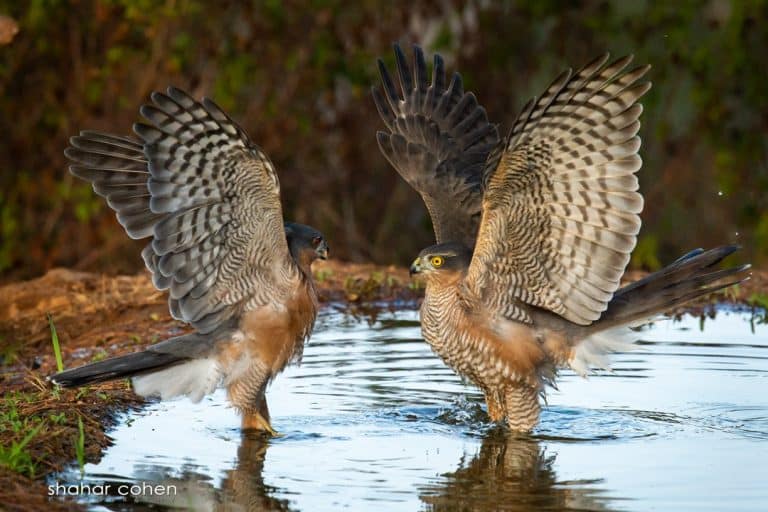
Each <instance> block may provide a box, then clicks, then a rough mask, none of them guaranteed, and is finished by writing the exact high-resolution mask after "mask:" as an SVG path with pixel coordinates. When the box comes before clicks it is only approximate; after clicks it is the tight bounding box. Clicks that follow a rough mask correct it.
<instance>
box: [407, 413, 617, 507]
mask: <svg viewBox="0 0 768 512" xmlns="http://www.w3.org/2000/svg"><path fill="white" fill-rule="evenodd" d="M555 458H556V455H555V454H552V453H548V451H547V449H546V447H544V446H543V445H542V444H541V443H540V442H539V441H537V440H536V439H534V438H531V437H528V436H520V435H515V434H514V433H511V432H509V431H506V430H505V429H503V428H501V427H499V428H495V429H493V430H491V431H489V432H488V433H487V434H486V435H485V437H484V438H483V443H482V446H481V448H480V451H479V453H478V454H477V455H475V456H474V458H471V459H468V457H467V458H465V457H462V459H461V460H460V461H459V467H458V469H457V470H456V471H454V472H452V473H446V474H443V475H441V477H440V478H439V479H438V480H437V481H435V482H434V483H430V484H428V485H425V486H422V487H421V489H420V490H419V497H420V498H421V500H422V502H423V503H424V504H425V505H426V506H425V508H426V510H434V511H449V510H451V511H453V510H462V511H465V510H466V511H478V512H481V511H496V510H505V511H510V512H515V511H526V512H527V511H531V510H537V511H549V510H579V511H583V510H599V511H607V510H613V507H612V506H611V503H610V501H612V500H611V499H610V498H609V497H607V496H605V495H604V492H605V491H603V490H601V489H600V488H599V487H598V485H599V484H600V483H601V480H578V481H558V479H557V474H556V472H555V469H554V465H555Z"/></svg>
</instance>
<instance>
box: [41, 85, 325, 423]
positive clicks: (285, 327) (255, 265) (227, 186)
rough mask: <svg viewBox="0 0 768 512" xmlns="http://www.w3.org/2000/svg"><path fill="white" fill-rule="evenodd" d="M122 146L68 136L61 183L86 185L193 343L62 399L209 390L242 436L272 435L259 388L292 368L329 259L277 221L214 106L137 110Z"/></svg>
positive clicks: (311, 236) (92, 377) (137, 358)
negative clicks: (71, 178) (322, 264)
mask: <svg viewBox="0 0 768 512" xmlns="http://www.w3.org/2000/svg"><path fill="white" fill-rule="evenodd" d="M141 114H142V115H143V116H144V117H145V118H146V119H147V121H148V123H138V124H136V125H134V132H135V133H136V135H138V139H137V138H134V137H124V136H117V135H109V134H105V133H98V132H92V131H84V132H81V133H80V135H79V136H76V137H72V139H71V141H70V143H71V146H70V147H69V148H67V150H66V152H65V153H66V155H67V157H68V158H69V159H70V160H71V161H72V165H71V166H70V172H72V174H74V175H75V176H77V177H79V178H82V179H84V180H87V181H89V182H91V183H92V184H93V189H94V190H95V191H96V193H97V194H99V195H100V196H102V197H104V198H105V199H106V200H107V204H109V206H110V207H111V208H112V209H113V210H115V212H116V213H117V218H118V220H119V221H120V224H122V226H123V227H124V228H125V230H126V232H127V233H128V236H130V237H131V238H135V239H139V238H147V237H149V238H151V241H150V243H149V244H148V245H147V246H146V247H145V249H144V250H143V252H142V256H143V258H144V262H145V263H146V266H147V268H149V270H150V272H152V280H153V283H154V284H155V286H156V287H157V288H158V289H160V290H168V292H169V297H168V304H169V307H170V310H171V315H172V316H173V317H174V318H176V319H179V320H182V321H184V322H187V323H188V324H190V325H191V326H192V327H193V328H194V332H192V333H190V334H186V335H183V336H179V337H176V338H171V339H169V340H166V341H163V342H162V343H158V344H156V345H152V346H150V347H149V348H147V349H146V350H144V351H142V352H137V353H134V354H128V355H125V356H121V357H116V358H112V359H107V360H105V361H101V362H98V363H94V364H89V365H86V366H83V367H80V368H76V369H73V370H67V371H65V372H61V373H58V374H56V375H54V376H53V377H52V380H53V381H54V382H55V383H57V384H60V385H62V386H80V385H83V384H88V383H92V382H100V381H104V380H110V379H116V378H122V377H132V382H133V387H134V390H135V391H136V392H137V393H138V394H139V395H143V396H150V395H159V396H160V397H162V398H170V397H175V396H181V395H187V396H189V397H191V398H192V399H193V400H200V399H201V398H202V397H203V396H204V395H206V394H208V393H211V392H212V391H213V390H214V389H215V388H216V387H218V386H219V385H220V384H223V385H224V386H226V388H227V392H228V396H229V399H230V401H231V402H232V404H233V405H234V406H235V407H236V408H237V409H238V410H239V411H240V412H241V413H242V415H243V419H242V426H243V428H244V429H248V428H253V429H258V430H264V431H268V432H270V433H274V431H273V430H272V427H271V425H270V421H269V410H268V408H267V400H266V397H265V391H266V386H267V384H268V383H269V382H270V381H271V380H272V379H273V378H274V377H275V376H276V375H277V374H278V373H279V372H280V371H282V370H283V368H284V367H285V366H286V365H287V364H288V363H289V362H290V361H292V360H297V359H299V358H300V357H301V354H302V350H303V347H304V341H305V340H306V339H307V338H308V337H309V335H310V333H311V332H312V327H313V325H314V322H315V316H316V313H317V293H316V291H315V286H314V284H313V281H312V275H311V270H310V265H311V263H312V262H313V261H314V260H315V259H317V258H322V259H325V258H326V257H327V256H328V245H327V243H326V241H325V238H324V237H323V235H322V234H321V233H319V232H318V231H317V230H315V229H313V228H311V227H309V226H305V225H302V224H296V223H293V222H284V221H283V214H282V209H281V206H280V184H279V182H278V179H277V174H276V172H275V168H274V166H273V165H272V162H270V160H269V158H268V157H267V156H266V155H265V154H264V153H263V152H262V151H261V149H260V148H259V147H257V146H256V145H255V144H253V143H252V142H251V141H250V139H249V138H248V135H246V133H245V131H244V130H243V129H242V128H240V126H238V125H237V124H236V123H235V122H234V121H233V120H232V119H230V118H229V116H227V115H226V114H225V113H224V112H223V111H222V110H221V109H220V108H219V107H218V106H216V104H215V103H213V102H212V101H211V100H209V99H207V98H204V99H203V100H202V101H201V102H198V101H195V100H194V99H192V98H191V97H190V96H189V95H187V94H186V93H184V92H183V91H181V90H179V89H176V88H173V87H171V88H169V89H168V92H167V94H162V93H153V94H152V103H151V104H148V105H144V106H143V107H142V108H141Z"/></svg>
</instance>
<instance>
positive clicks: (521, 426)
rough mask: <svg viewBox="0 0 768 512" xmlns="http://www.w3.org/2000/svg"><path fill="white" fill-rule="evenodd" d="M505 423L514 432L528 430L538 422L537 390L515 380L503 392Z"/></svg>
mask: <svg viewBox="0 0 768 512" xmlns="http://www.w3.org/2000/svg"><path fill="white" fill-rule="evenodd" d="M503 396H504V406H505V409H506V416H507V425H509V428H510V429H511V430H513V431H515V432H530V431H531V430H533V427H535V426H536V424H537V423H538V422H539V413H540V412H541V406H540V405H539V390H538V389H537V388H536V387H534V386H531V385H530V384H526V383H523V382H515V383H512V384H510V385H508V386H507V387H506V389H505V390H504V392H503Z"/></svg>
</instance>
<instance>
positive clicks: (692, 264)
mask: <svg viewBox="0 0 768 512" xmlns="http://www.w3.org/2000/svg"><path fill="white" fill-rule="evenodd" d="M738 249H739V247H738V246H735V245H727V246H722V247H717V248H715V249H710V250H708V251H704V250H703V249H696V250H694V251H691V252H689V253H688V254H686V255H685V256H683V257H681V258H680V259H678V260H677V261H675V262H674V263H672V264H671V265H669V266H667V267H664V268H663V269H661V270H659V271H657V272H654V273H653V274H650V275H648V276H646V277H644V278H643V279H640V280H639V281H636V282H634V283H632V284H629V285H627V286H625V287H623V288H620V289H619V290H618V291H617V292H616V293H615V294H614V296H613V299H612V300H611V302H610V303H608V309H606V310H605V312H604V313H603V315H602V316H601V317H600V319H599V320H598V321H597V322H595V323H594V324H592V325H591V326H589V327H588V328H587V329H588V330H589V331H591V332H599V331H603V330H606V329H610V328H612V327H617V326H622V325H634V324H638V323H642V322H643V321H647V320H650V319H651V318H653V317H654V316H656V315H658V314H661V313H663V312H665V311H668V310H670V309H672V308H674V307H675V306H679V305H681V304H683V303H685V302H688V301H690V300H693V299H695V298H697V297H700V296H702V295H707V294H710V293H713V292H716V291H718V290H722V289H723V288H727V287H728V286H731V285H734V284H737V283H740V282H742V281H744V280H746V279H748V278H749V275H748V274H746V271H747V270H749V268H750V265H741V266H738V267H731V268H726V269H723V270H718V269H716V268H715V266H716V265H717V264H718V263H720V262H721V261H722V260H723V259H724V258H725V257H726V256H728V255H730V254H732V253H734V252H735V251H737V250H738Z"/></svg>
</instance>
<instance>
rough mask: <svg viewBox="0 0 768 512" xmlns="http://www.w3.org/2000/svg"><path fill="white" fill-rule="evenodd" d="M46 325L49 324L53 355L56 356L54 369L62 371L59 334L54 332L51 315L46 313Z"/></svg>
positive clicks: (62, 363)
mask: <svg viewBox="0 0 768 512" xmlns="http://www.w3.org/2000/svg"><path fill="white" fill-rule="evenodd" d="M48 325H50V326H51V343H52V344H53V355H54V356H56V369H57V370H58V371H59V372H63V371H64V361H63V360H62V358H61V347H60V346H59V335H58V334H57V333H56V326H55V325H53V317H52V316H51V314H50V313H49V314H48Z"/></svg>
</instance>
